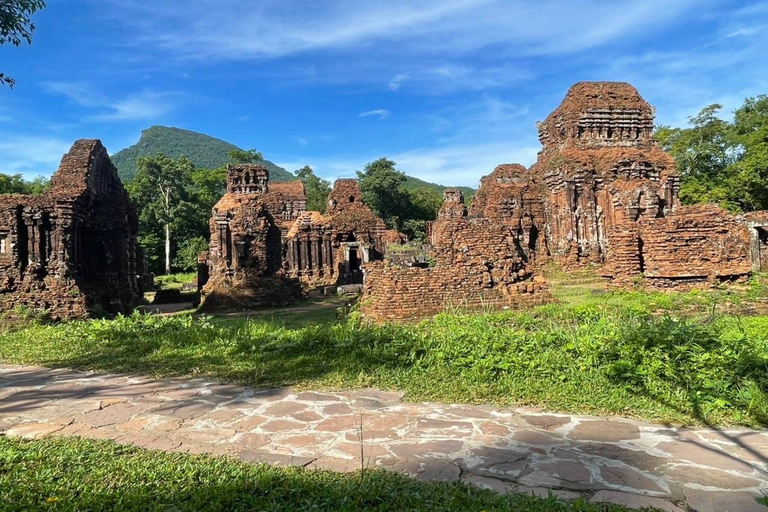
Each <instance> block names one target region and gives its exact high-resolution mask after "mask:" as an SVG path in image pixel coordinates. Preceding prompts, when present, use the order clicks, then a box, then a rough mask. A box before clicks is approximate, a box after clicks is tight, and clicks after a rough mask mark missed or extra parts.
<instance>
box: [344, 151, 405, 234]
mask: <svg viewBox="0 0 768 512" xmlns="http://www.w3.org/2000/svg"><path fill="white" fill-rule="evenodd" d="M357 177H358V179H359V180H360V191H361V192H362V194H363V201H365V204H367V205H368V206H369V207H370V208H371V210H373V212H374V213H375V214H376V215H378V216H379V217H381V218H382V219H384V222H385V223H386V224H387V227H388V228H390V229H400V228H401V227H402V224H403V221H404V218H405V214H406V212H407V211H408V209H409V206H410V201H409V197H408V193H407V192H406V191H405V190H404V189H403V184H404V183H405V181H406V176H405V174H403V173H402V172H400V171H398V170H397V169H395V162H393V161H392V160H387V159H386V158H379V159H378V160H376V161H373V162H370V163H368V164H366V166H365V168H364V169H363V171H362V172H361V171H357Z"/></svg>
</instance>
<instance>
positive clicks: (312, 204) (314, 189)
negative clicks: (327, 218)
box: [293, 165, 331, 213]
mask: <svg viewBox="0 0 768 512" xmlns="http://www.w3.org/2000/svg"><path fill="white" fill-rule="evenodd" d="M293 174H295V175H296V177H297V178H299V179H300V180H301V182H302V183H304V190H305V192H306V194H307V210H310V211H316V212H320V213H325V207H326V206H327V205H328V194H330V193H331V183H330V182H329V181H327V180H324V179H322V178H320V177H318V176H317V175H316V174H315V171H313V170H312V168H311V167H310V166H308V165H305V166H304V167H302V168H301V169H298V170H297V171H295V172H294V173H293Z"/></svg>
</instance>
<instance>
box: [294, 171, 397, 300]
mask: <svg viewBox="0 0 768 512" xmlns="http://www.w3.org/2000/svg"><path fill="white" fill-rule="evenodd" d="M400 238H402V235H400V234H399V233H397V231H392V230H387V227H386V225H385V224H384V221H383V220H381V219H380V218H379V217H378V216H376V215H375V214H374V213H373V212H372V211H371V209H370V208H369V207H368V206H367V205H366V204H365V203H364V202H363V197H362V193H361V192H360V186H359V184H358V182H357V180H354V179H339V180H336V182H335V183H334V184H333V190H332V191H331V193H330V194H329V196H328V206H327V208H326V212H325V214H320V213H319V212H306V213H304V214H303V215H302V216H301V217H300V218H299V219H298V220H297V221H296V222H295V223H294V225H293V226H292V228H291V230H290V231H289V232H288V234H287V236H286V242H285V243H286V254H287V270H288V272H289V274H290V275H291V276H292V277H295V278H297V279H299V280H301V281H302V282H303V283H305V285H307V286H310V287H317V286H329V285H334V284H339V285H341V284H360V283H362V282H363V272H362V265H363V264H364V263H367V262H369V261H376V260H381V259H382V258H383V255H384V250H385V248H386V244H387V243H388V242H390V243H391V242H393V241H395V240H397V239H400Z"/></svg>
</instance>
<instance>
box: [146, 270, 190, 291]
mask: <svg viewBox="0 0 768 512" xmlns="http://www.w3.org/2000/svg"><path fill="white" fill-rule="evenodd" d="M196 280H197V274H196V273H195V272H180V273H176V274H169V275H164V276H156V277H155V286H158V287H159V288H161V289H163V290H166V289H170V288H181V285H183V284H184V283H194V282H195V281H196Z"/></svg>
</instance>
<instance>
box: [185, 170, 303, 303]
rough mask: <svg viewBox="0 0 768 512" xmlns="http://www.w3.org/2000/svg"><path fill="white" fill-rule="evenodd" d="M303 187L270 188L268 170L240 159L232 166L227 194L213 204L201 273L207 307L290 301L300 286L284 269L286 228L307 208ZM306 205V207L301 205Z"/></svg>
mask: <svg viewBox="0 0 768 512" xmlns="http://www.w3.org/2000/svg"><path fill="white" fill-rule="evenodd" d="M299 186H300V187H301V191H299V190H298V187H296V189H295V190H294V189H288V188H287V187H286V188H285V189H283V188H278V189H277V190H276V191H275V192H272V191H271V190H270V185H269V171H268V170H267V169H266V168H265V167H263V166H259V165H252V164H238V165H231V166H229V167H228V169H227V193H226V194H224V197H222V198H221V199H220V200H219V202H218V203H216V205H215V206H214V207H213V216H212V218H211V222H210V227H211V241H210V246H209V251H208V253H207V258H206V261H205V264H204V265H201V266H202V268H201V269H199V274H203V275H205V276H206V277H207V279H201V281H202V283H201V284H202V285H203V286H202V290H201V301H202V307H203V308H205V309H237V308H249V307H258V306H273V305H285V304H290V303H292V302H294V301H295V300H296V299H297V298H299V297H301V286H300V284H299V282H298V281H297V280H294V279H290V278H289V277H288V276H287V275H286V272H285V271H284V269H283V264H284V260H283V243H282V238H283V235H282V228H283V227H284V226H285V224H287V223H291V222H292V218H298V217H300V216H301V215H302V214H303V213H304V211H303V210H302V208H304V209H306V199H304V201H303V203H302V199H301V195H302V194H300V192H301V193H303V186H302V185H301V183H299ZM302 205H303V206H302Z"/></svg>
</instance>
